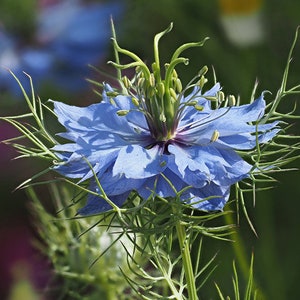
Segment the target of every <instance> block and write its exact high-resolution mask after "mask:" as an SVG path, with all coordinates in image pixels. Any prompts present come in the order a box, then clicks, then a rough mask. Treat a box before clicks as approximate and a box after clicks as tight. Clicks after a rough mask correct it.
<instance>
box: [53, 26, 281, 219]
mask: <svg viewBox="0 0 300 300" xmlns="http://www.w3.org/2000/svg"><path fill="white" fill-rule="evenodd" d="M170 29H171V27H169V28H168V29H167V30H166V31H165V32H162V33H160V34H158V35H156V37H155V39H154V45H155V46H154V49H155V53H154V54H155V62H154V63H153V65H152V71H150V70H149V69H148V68H147V66H146V65H145V64H144V63H143V62H142V61H141V60H140V59H139V58H138V57H137V56H136V55H134V54H133V53H131V52H129V51H127V50H124V49H122V48H120V47H119V46H118V45H117V43H116V41H115V42H114V43H115V48H116V49H117V50H118V51H119V52H120V53H123V54H127V55H128V56H130V57H131V58H133V59H134V63H131V64H128V65H120V64H117V63H113V64H114V65H115V66H116V67H118V68H121V69H124V68H127V67H132V66H134V67H136V76H135V77H134V78H133V79H132V80H129V79H128V78H126V77H125V78H123V91H122V92H117V91H116V90H114V89H112V88H111V87H110V86H109V85H108V84H104V91H103V100H102V101H101V102H100V103H97V104H93V105H90V106H88V107H75V106H70V105H66V104H63V103H61V102H54V112H55V113H56V115H57V117H58V120H59V122H60V123H61V124H62V125H63V126H64V127H65V128H66V130H67V131H66V132H65V133H62V134H60V135H61V136H62V137H64V138H66V139H68V140H69V141H70V143H66V144H60V145H56V146H55V147H54V150H55V151H56V152H57V153H59V154H58V156H59V158H60V159H61V161H62V163H61V164H58V165H57V166H55V169H56V170H57V171H58V172H59V173H61V174H63V175H64V176H67V177H70V178H79V179H80V181H84V180H87V179H90V189H91V190H92V191H95V192H98V193H99V195H98V196H97V195H95V194H90V195H89V196H88V200H87V204H86V205H85V206H84V207H83V208H81V209H80V210H79V213H80V214H82V215H87V214H95V213H100V212H104V211H107V210H109V209H111V206H110V204H109V203H108V202H107V201H106V200H104V199H103V198H101V191H100V190H99V185H98V183H97V181H98V180H99V182H100V184H101V187H102V188H103V190H104V192H105V193H106V195H107V196H108V197H109V199H110V200H111V201H112V202H114V203H115V204H116V205H118V206H121V205H122V204H123V203H124V202H125V200H126V199H127V197H128V195H129V194H130V192H131V191H133V190H135V191H137V192H138V193H139V195H140V196H141V197H142V198H144V199H147V198H149V197H150V196H153V197H154V196H161V197H164V198H168V197H175V196H176V195H178V193H179V191H181V193H180V199H181V200H182V201H183V202H185V203H187V204H190V205H192V206H193V207H195V208H197V209H200V210H205V211H214V210H221V209H222V208H223V207H224V205H225V203H226V202H227V200H228V198H229V192H230V187H231V185H233V184H235V183H236V182H238V181H240V180H242V179H244V178H246V177H248V176H249V173H250V171H251V170H252V168H253V167H252V165H251V164H249V163H247V162H246V161H245V160H244V159H243V158H242V157H241V156H240V155H239V154H237V152H236V150H249V149H253V148H254V147H255V146H256V145H257V144H258V143H265V142H267V141H269V140H270V139H272V138H273V137H274V136H275V135H276V133H277V132H278V131H279V129H278V128H277V127H276V125H277V122H273V123H269V124H260V122H259V120H260V119H261V118H262V117H263V115H264V110H265V101H264V99H263V94H262V95H261V96H260V97H259V98H258V99H257V100H255V101H254V102H252V103H251V104H247V105H241V106H234V103H229V104H230V105H228V106H226V105H224V104H223V103H224V101H223V100H224V96H223V93H222V92H221V87H220V84H219V83H216V84H215V85H214V86H213V87H212V88H211V89H209V90H207V91H204V84H205V82H206V79H205V77H204V74H205V73H206V71H207V70H206V68H203V69H202V70H201V71H200V73H199V74H198V75H197V76H196V77H195V78H194V79H193V80H192V81H191V82H190V83H189V84H188V85H187V87H186V88H184V89H183V88H182V85H181V82H180V80H179V78H178V76H177V73H176V71H175V66H176V65H177V64H178V63H187V59H186V58H183V57H180V54H181V52H182V51H183V50H185V49H187V48H189V47H193V46H200V45H202V44H203V43H189V44H185V45H183V46H181V47H179V48H178V49H177V51H175V53H174V55H173V57H172V59H171V62H170V64H167V65H166V70H165V74H164V78H162V75H161V73H162V72H161V70H160V63H159V56H158V50H157V45H158V40H159V39H160V37H161V36H162V35H163V34H165V33H166V32H168V31H169V30H170ZM229 100H232V98H230V99H229ZM228 102H234V101H228ZM213 106H214V107H213ZM95 174H96V176H97V179H98V180H96V178H95V176H94V175H95Z"/></svg>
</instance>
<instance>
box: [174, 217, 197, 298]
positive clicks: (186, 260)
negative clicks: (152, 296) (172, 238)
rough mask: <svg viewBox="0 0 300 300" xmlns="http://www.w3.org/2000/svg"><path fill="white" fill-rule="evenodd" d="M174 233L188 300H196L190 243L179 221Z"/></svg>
mask: <svg viewBox="0 0 300 300" xmlns="http://www.w3.org/2000/svg"><path fill="white" fill-rule="evenodd" d="M176 232H177V237H178V241H179V246H180V251H181V257H182V263H183V268H184V274H185V279H186V285H187V290H188V299H189V300H198V299H199V298H198V296H197V289H196V280H195V276H194V270H193V265H192V260H191V254H190V243H189V239H188V238H187V236H186V232H185V226H184V225H182V224H181V223H180V221H178V222H177V224H176Z"/></svg>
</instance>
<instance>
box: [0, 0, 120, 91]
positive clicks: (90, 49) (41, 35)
mask: <svg viewBox="0 0 300 300" xmlns="http://www.w3.org/2000/svg"><path fill="white" fill-rule="evenodd" d="M123 11H124V5H123V3H122V2H121V1H118V0H116V1H110V2H107V3H82V1H78V0H75V1H74V0H72V1H71V0H64V1H59V2H57V3H55V4H51V5H49V6H45V7H43V9H41V10H40V11H39V13H38V22H37V28H36V32H35V35H34V42H35V45H34V46H31V45H26V46H25V47H24V46H23V45H21V44H24V41H23V42H22V43H21V42H20V41H18V40H17V39H14V38H12V37H10V36H9V35H8V34H7V33H5V32H4V31H3V32H1V31H0V46H1V47H0V66H1V67H3V66H4V67H7V68H9V69H11V70H12V71H13V72H14V73H15V75H16V76H17V77H18V78H19V79H20V81H21V83H22V85H23V87H24V88H25V89H26V90H27V91H30V85H29V84H28V78H26V77H24V76H22V72H23V71H24V72H26V73H28V74H29V75H30V76H31V77H32V79H33V81H34V85H35V87H36V88H38V87H39V86H40V85H41V84H43V83H45V82H47V83H49V82H50V84H52V85H54V86H56V87H58V88H63V89H64V91H68V92H76V91H80V90H83V89H85V88H86V87H87V82H86V81H85V80H84V78H86V77H88V75H89V67H88V65H89V64H91V65H97V64H99V62H102V60H103V58H104V57H105V56H106V54H107V51H108V46H109V37H110V32H111V28H110V17H111V16H113V17H114V19H115V20H116V21H118V20H119V19H120V17H121V15H122V13H123ZM25 42H26V41H25ZM1 88H2V89H6V90H8V91H10V92H13V93H21V91H20V89H19V86H18V84H17V83H16V82H14V81H13V80H12V77H11V75H10V73H9V72H6V70H0V89H1Z"/></svg>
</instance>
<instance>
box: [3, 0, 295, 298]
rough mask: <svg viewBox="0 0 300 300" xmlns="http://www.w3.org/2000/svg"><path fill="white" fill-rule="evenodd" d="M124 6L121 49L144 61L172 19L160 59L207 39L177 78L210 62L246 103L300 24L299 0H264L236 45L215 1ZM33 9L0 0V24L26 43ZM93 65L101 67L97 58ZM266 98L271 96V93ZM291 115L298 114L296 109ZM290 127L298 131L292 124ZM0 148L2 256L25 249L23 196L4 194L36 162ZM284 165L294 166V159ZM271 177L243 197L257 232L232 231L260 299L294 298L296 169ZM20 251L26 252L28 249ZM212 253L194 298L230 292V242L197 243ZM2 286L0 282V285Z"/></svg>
mask: <svg viewBox="0 0 300 300" xmlns="http://www.w3.org/2000/svg"><path fill="white" fill-rule="evenodd" d="M241 2H243V1H241ZM250 2H251V1H250ZM124 3H126V8H125V12H124V16H123V19H122V21H121V23H120V24H119V27H118V28H117V33H118V36H119V43H120V45H121V46H122V47H125V48H128V49H130V50H133V51H135V52H136V53H137V54H139V55H140V56H141V57H142V58H143V59H145V60H147V61H149V62H151V61H152V40H153V36H154V34H155V33H157V32H160V31H162V30H163V29H165V28H166V27H167V26H168V25H169V23H170V22H171V21H172V22H174V29H173V31H172V32H171V33H170V34H169V35H168V36H166V37H164V39H163V40H162V41H161V56H162V58H161V59H162V61H164V60H165V61H168V59H169V58H170V55H171V54H172V51H174V50H175V49H176V47H177V46H179V45H180V44H182V43H185V42H190V41H198V40H202V39H203V38H204V37H206V36H208V37H210V40H209V41H208V42H207V43H206V44H205V46H204V47H202V48H196V49H191V50H188V51H187V52H186V53H185V54H186V56H188V57H189V58H190V65H189V66H188V67H185V68H180V69H179V70H178V73H179V76H180V77H181V78H182V79H183V81H185V82H186V81H187V80H188V79H191V78H192V77H193V76H194V74H196V72H197V71H198V70H199V69H200V68H201V67H202V66H203V65H207V66H208V67H209V68H210V75H209V77H210V79H212V78H213V76H212V67H213V68H214V70H215V72H216V74H217V79H218V81H220V82H221V85H222V86H223V90H224V92H225V94H234V95H237V96H238V95H239V96H240V97H241V102H247V101H248V100H249V98H250V96H251V92H252V89H253V86H254V83H255V81H256V80H258V81H259V86H258V90H257V95H258V94H260V92H262V91H263V90H269V91H271V92H272V93H273V95H274V94H275V93H276V91H277V89H278V88H279V86H280V82H281V79H282V73H283V71H284V68H285V65H286V59H287V55H288V52H289V49H290V47H291V44H292V41H293V38H294V34H295V31H296V28H297V26H298V25H300V2H297V1H293V0H286V1H279V0H265V1H264V2H262V3H261V7H260V13H261V21H262V22H261V27H262V30H263V38H262V39H261V40H260V41H257V42H256V43H250V44H248V45H241V44H240V43H238V42H233V41H231V40H230V39H229V38H228V35H227V34H226V30H225V28H224V26H223V25H222V22H221V20H222V18H224V16H225V17H226V14H225V12H224V11H222V10H221V9H220V3H219V2H218V1H217V0H214V1H195V0H184V1H176V0H151V1H149V0H135V1H134V0H131V1H130V0H128V1H124ZM35 11H36V1H33V0H23V1H18V0H14V1H13V0H6V1H5V0H3V1H1V4H0V21H1V22H2V23H3V24H6V28H8V29H9V30H10V31H11V32H13V33H15V34H18V35H21V36H22V37H23V39H24V41H26V40H27V41H28V43H31V39H32V30H33V28H34V26H35ZM256 25H257V24H256ZM95 30H97V29H96V28H95ZM249 30H251V28H249ZM246 34H247V32H246V31H245V35H246ZM299 50H300V41H299V42H298V44H297V46H296V49H295V51H294V55H293V57H294V60H293V62H292V67H291V70H290V77H289V83H290V85H293V84H299V83H300V51H299ZM111 57H112V53H111V51H110V52H108V53H107V59H110V58H111ZM99 65H100V66H101V65H103V66H104V65H105V64H104V63H103V62H99ZM95 76H96V74H95ZM98 77H99V75H97V78H98ZM37 92H38V94H39V95H40V97H41V98H42V99H44V100H47V99H48V98H56V99H59V100H62V101H69V102H73V101H74V103H75V102H76V103H77V104H78V103H91V102H95V101H97V100H98V99H97V97H96V96H95V95H93V94H92V93H91V92H90V91H83V92H81V93H80V94H79V95H78V94H76V95H74V94H71V93H69V94H68V93H66V92H65V91H60V90H58V89H57V88H55V86H53V87H51V85H50V86H47V87H46V88H41V90H39V91H37ZM58 97H60V98H58ZM268 97H270V98H269V99H271V97H272V96H268ZM70 99H72V100H70ZM296 101H298V102H299V101H300V99H299V96H296V95H295V96H291V97H289V98H288V99H287V102H284V104H283V106H282V109H283V110H288V109H289V108H291V107H292V106H293V104H294V102H296ZM298 106H299V105H298ZM24 110H25V103H24V102H22V100H20V99H16V98H15V97H14V96H11V95H8V94H7V93H2V94H0V111H1V115H5V114H10V113H16V112H21V111H24ZM298 114H300V111H299V109H298ZM5 130H8V129H7V126H6V125H4V124H2V123H1V131H2V133H3V136H1V137H2V138H3V137H4V138H6V137H9V136H12V135H14V134H15V132H14V131H10V130H9V131H7V133H5V132H6V131H5ZM291 132H292V133H294V134H300V130H299V122H297V123H296V124H295V126H294V127H293V129H292V130H291ZM1 149H2V152H1V153H2V154H1V156H2V158H1V172H0V173H1V175H0V177H1V183H0V184H1V185H0V189H1V212H0V226H1V227H0V233H1V235H0V238H1V244H2V245H3V246H1V248H4V249H6V248H8V250H7V249H6V252H3V253H5V255H8V253H10V251H9V249H11V248H15V247H20V244H18V242H17V241H18V240H19V239H25V241H22V243H23V244H25V245H26V246H24V247H28V246H27V244H26V240H27V239H29V237H30V236H31V233H30V228H29V227H28V223H29V222H28V210H27V207H26V202H27V200H26V197H25V194H24V193H23V192H22V191H17V192H14V193H12V190H13V189H14V188H15V187H16V186H17V185H18V184H19V183H20V182H21V181H22V180H24V179H26V178H28V177H29V176H31V175H32V174H34V172H37V171H38V170H40V166H39V165H37V164H36V162H34V161H22V162H21V161H17V162H16V161H14V162H8V160H9V159H10V158H12V157H13V156H14V155H15V154H14V153H13V151H12V150H11V149H9V148H7V147H5V146H3V145H2V146H1ZM292 166H293V167H299V160H298V161H296V162H294V163H293V165H292ZM276 178H277V179H278V184H277V186H276V187H275V188H274V189H273V190H271V191H268V192H263V193H259V194H258V197H257V200H256V205H255V208H253V205H252V203H251V201H249V203H248V208H249V214H250V217H251V220H252V221H253V223H254V226H255V228H256V230H257V233H258V237H256V236H255V235H254V234H253V232H252V231H251V229H250V228H249V226H248V225H247V223H246V221H245V220H244V218H243V217H242V216H241V221H240V226H239V233H240V236H241V237H242V239H243V241H244V243H245V246H246V249H247V250H246V251H247V253H246V255H247V257H248V258H249V260H250V256H251V253H252V251H253V252H254V253H255V268H254V270H255V277H256V281H257V283H258V285H259V287H260V288H261V289H262V291H263V293H264V294H265V296H266V299H272V300H273V299H274V300H276V299H278V300H284V299H300V286H299V279H300V272H299V267H300V258H299V257H300V256H299V253H300V241H299V229H300V218H299V216H298V213H299V211H300V202H299V199H300V185H299V180H300V173H299V171H293V172H289V173H286V174H280V175H278V176H277V177H276ZM4 239H6V240H4ZM23 244H22V245H23ZM26 249H27V248H26ZM24 251H25V250H24ZM26 251H27V252H28V253H29V254H31V252H30V250H28V249H27V250H26ZM26 251H25V252H26ZM0 252H1V250H0ZM27 252H26V253H27ZM216 252H218V256H217V259H216V261H217V263H218V265H219V266H218V268H217V270H216V271H215V274H214V276H213V277H212V279H211V280H208V282H207V283H206V288H205V289H204V290H205V291H204V292H203V295H202V299H217V296H216V292H215V288H214V282H217V283H218V284H219V286H220V287H221V288H222V289H223V290H224V291H225V293H227V294H232V287H231V286H232V284H231V276H232V275H231V274H232V272H231V271H232V269H231V264H232V260H233V259H234V258H235V257H234V252H233V250H232V246H231V245H230V243H225V244H224V243H223V242H216V241H210V240H205V241H204V256H205V257H206V258H207V259H208V258H209V257H211V256H213V255H214V254H215V253H216ZM26 253H25V254H26ZM25 254H24V257H25V260H26V255H25ZM3 255H4V254H1V256H3ZM4 259H5V258H4ZM1 261H3V259H2V260H1ZM3 268H4V267H1V266H0V270H2V271H1V272H4V273H3V274H6V275H7V274H9V273H5V271H3ZM7 276H10V275H7ZM1 277H2V276H1ZM2 278H3V277H2ZM11 278H14V277H13V276H12V277H11ZM7 286H8V285H3V284H1V288H3V289H4V288H5V287H7ZM3 295H5V293H3Z"/></svg>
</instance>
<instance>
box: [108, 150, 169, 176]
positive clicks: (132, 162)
mask: <svg viewBox="0 0 300 300" xmlns="http://www.w3.org/2000/svg"><path fill="white" fill-rule="evenodd" d="M160 152H161V150H160V148H159V147H158V146H156V147H153V148H151V149H145V148H144V147H141V146H139V145H129V146H127V147H123V148H122V149H121V150H120V152H119V154H118V157H117V159H116V162H115V164H114V167H113V175H114V176H115V175H118V174H124V176H125V177H126V178H133V179H141V178H148V177H151V176H154V175H157V174H159V173H161V172H163V171H164V169H165V168H166V165H167V161H166V160H167V158H166V155H162V154H161V153H160Z"/></svg>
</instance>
